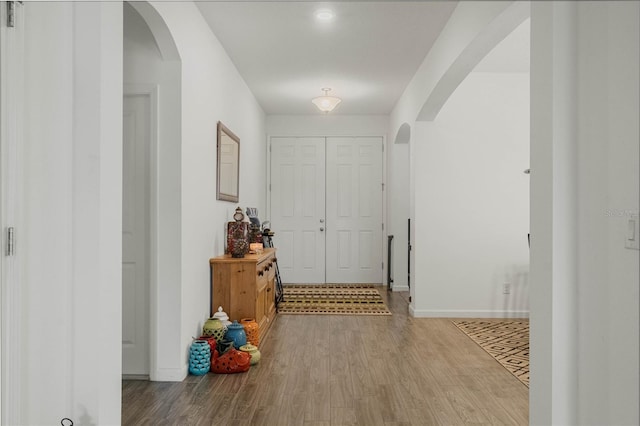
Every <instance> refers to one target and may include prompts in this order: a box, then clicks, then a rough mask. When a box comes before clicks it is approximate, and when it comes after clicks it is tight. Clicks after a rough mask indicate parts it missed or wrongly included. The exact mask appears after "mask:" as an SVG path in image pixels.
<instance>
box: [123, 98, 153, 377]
mask: <svg viewBox="0 0 640 426" xmlns="http://www.w3.org/2000/svg"><path fill="white" fill-rule="evenodd" d="M123 107H124V111H123V113H124V117H123V176H122V178H123V179H122V185H123V188H122V194H123V200H122V374H129V375H148V374H149V141H150V119H151V117H150V114H151V109H150V97H149V96H148V95H126V96H125V97H124V105H123Z"/></svg>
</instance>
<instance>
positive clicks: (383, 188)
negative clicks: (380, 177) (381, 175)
mask: <svg viewBox="0 0 640 426" xmlns="http://www.w3.org/2000/svg"><path fill="white" fill-rule="evenodd" d="M382 190H383V191H384V182H382Z"/></svg>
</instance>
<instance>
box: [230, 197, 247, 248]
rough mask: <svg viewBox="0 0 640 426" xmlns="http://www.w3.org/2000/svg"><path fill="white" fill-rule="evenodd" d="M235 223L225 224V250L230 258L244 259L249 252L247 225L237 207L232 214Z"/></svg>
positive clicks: (240, 210)
mask: <svg viewBox="0 0 640 426" xmlns="http://www.w3.org/2000/svg"><path fill="white" fill-rule="evenodd" d="M233 218H234V219H235V222H229V223H228V224H227V249H228V251H229V253H230V254H231V257H244V255H245V254H247V253H248V252H249V224H248V223H247V222H244V213H242V209H241V208H240V207H238V208H237V209H236V212H235V213H234V214H233Z"/></svg>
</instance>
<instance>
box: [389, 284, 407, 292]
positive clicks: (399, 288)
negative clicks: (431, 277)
mask: <svg viewBox="0 0 640 426" xmlns="http://www.w3.org/2000/svg"><path fill="white" fill-rule="evenodd" d="M391 291H394V292H395V291H409V286H406V285H398V286H395V285H394V286H393V287H391Z"/></svg>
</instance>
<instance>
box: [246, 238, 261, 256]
mask: <svg viewBox="0 0 640 426" xmlns="http://www.w3.org/2000/svg"><path fill="white" fill-rule="evenodd" d="M261 235H262V234H261ZM263 251H264V246H263V245H262V243H249V253H251V254H262V252H263Z"/></svg>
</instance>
